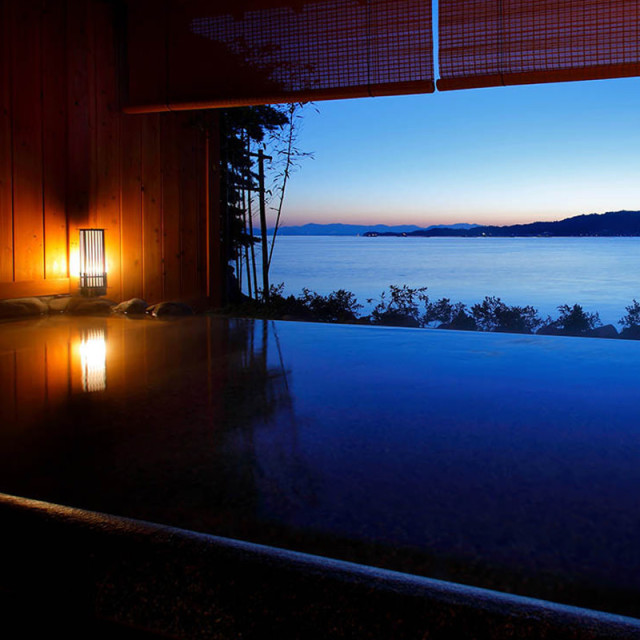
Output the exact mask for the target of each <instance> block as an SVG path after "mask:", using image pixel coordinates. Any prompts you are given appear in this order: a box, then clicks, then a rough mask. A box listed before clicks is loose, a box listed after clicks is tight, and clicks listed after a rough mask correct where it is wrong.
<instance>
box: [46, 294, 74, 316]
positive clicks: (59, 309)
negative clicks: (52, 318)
mask: <svg viewBox="0 0 640 640" xmlns="http://www.w3.org/2000/svg"><path fill="white" fill-rule="evenodd" d="M70 302H71V296H59V297H56V298H50V299H49V301H48V305H49V313H64V312H65V311H66V310H67V307H68V306H69V303H70Z"/></svg>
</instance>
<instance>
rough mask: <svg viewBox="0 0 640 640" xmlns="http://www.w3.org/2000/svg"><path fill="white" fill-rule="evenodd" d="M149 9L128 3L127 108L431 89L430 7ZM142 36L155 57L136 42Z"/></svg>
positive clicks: (291, 4)
mask: <svg viewBox="0 0 640 640" xmlns="http://www.w3.org/2000/svg"><path fill="white" fill-rule="evenodd" d="M148 6H149V5H148ZM149 9H150V11H149V15H148V17H147V16H146V15H145V13H146V10H145V9H141V4H139V3H138V4H136V3H135V2H134V3H131V5H130V17H129V33H128V40H129V65H130V103H131V104H130V107H135V106H136V105H138V106H144V105H145V103H147V106H149V103H150V102H151V103H153V102H159V99H160V96H161V95H162V98H161V101H162V102H164V103H166V105H167V106H169V107H170V108H172V109H180V108H197V107H206V106H209V107H215V106H236V105H243V104H260V103H270V102H291V101H306V100H315V99H324V98H348V97H364V96H370V95H371V96H372V95H394V94H402V93H425V92H431V91H433V90H434V83H433V43H432V22H431V2H430V0H313V1H309V0H289V1H287V0H272V1H269V0H253V1H242V0H186V1H184V0H183V1H178V0H173V1H172V2H169V4H168V6H167V11H166V13H165V14H164V16H162V17H159V13H158V11H156V12H155V15H153V12H152V11H151V6H150V7H149ZM149 20H155V21H156V26H155V27H151V26H150V24H149ZM158 29H162V30H163V31H164V33H165V38H164V41H161V40H160V39H159V38H158V37H157V30H158ZM145 32H147V33H148V32H153V37H154V38H155V43H153V45H152V46H155V47H156V48H157V49H161V50H160V51H158V52H157V55H154V54H150V52H149V48H148V46H147V47H145V43H144V42H140V41H139V40H138V34H141V35H142V36H145ZM162 65H166V69H165V71H164V73H162V72H161V68H162ZM146 67H149V68H148V69H146ZM145 69H146V70H145ZM150 79H151V80H150ZM150 81H151V82H152V83H154V86H150V85H149V83H150ZM155 85H158V86H155ZM140 87H143V89H142V90H141V89H140ZM161 106H162V104H159V105H158V108H161ZM128 110H136V109H135V108H133V109H132V108H129V109H128Z"/></svg>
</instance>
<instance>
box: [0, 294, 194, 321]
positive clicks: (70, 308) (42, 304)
mask: <svg viewBox="0 0 640 640" xmlns="http://www.w3.org/2000/svg"><path fill="white" fill-rule="evenodd" d="M112 313H117V314H122V315H131V316H135V315H138V316H141V315H145V314H146V315H151V316H153V317H156V318H159V317H163V316H190V315H193V313H194V310H193V308H192V307H191V306H190V305H188V304H185V303H184V302H173V301H166V302H159V303H158V304H154V305H149V304H147V302H146V301H145V300H142V299H141V298H132V299H130V300H125V301H124V302H121V303H119V304H118V303H117V302H114V301H113V300H107V299H106V298H86V297H83V296H71V295H58V296H41V297H40V296H39V297H30V298H11V299H7V300H0V320H3V319H8V318H25V317H29V316H42V315H55V314H69V315H76V316H96V315H97V316H106V315H111V314H112Z"/></svg>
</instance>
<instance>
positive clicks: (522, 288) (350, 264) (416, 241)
mask: <svg viewBox="0 0 640 640" xmlns="http://www.w3.org/2000/svg"><path fill="white" fill-rule="evenodd" d="M271 282H272V283H276V284H277V283H280V282H284V284H285V292H287V293H292V294H294V295H297V294H299V293H300V291H301V290H302V288H303V287H307V288H309V289H311V290H313V291H317V292H318V293H321V294H327V293H330V292H331V291H334V290H336V289H347V290H349V291H352V292H353V293H354V294H355V295H356V296H357V298H358V301H359V302H360V303H361V304H364V305H365V309H364V310H363V312H366V309H370V308H371V305H367V303H366V300H367V298H377V297H379V295H380V292H381V291H383V290H384V289H386V288H387V287H388V286H389V285H390V284H398V285H402V284H406V285H409V286H411V287H423V286H426V287H428V289H429V291H428V292H429V295H430V297H431V298H432V299H434V298H436V299H437V298H441V297H447V298H450V299H451V300H452V301H454V302H458V301H460V302H464V303H466V304H474V303H476V302H479V301H481V300H482V299H483V298H484V296H489V295H490V296H498V297H500V298H502V300H503V301H504V302H506V303H507V304H511V305H529V304H530V305H533V306H534V307H536V308H537V309H538V310H539V312H540V314H541V315H542V316H543V317H546V316H547V315H551V316H552V317H557V307H558V305H561V304H571V305H573V304H575V303H578V304H581V305H583V307H584V308H585V310H587V311H591V312H594V311H597V312H599V314H600V319H601V320H602V322H603V323H605V324H607V323H611V324H616V323H617V322H618V320H619V319H620V318H621V317H622V316H623V315H624V313H625V307H626V306H627V305H629V304H631V302H632V300H633V298H637V299H640V238H380V237H378V238H364V237H327V236H315V237H295V236H282V237H279V238H278V239H277V244H276V249H275V251H274V257H273V263H272V267H271Z"/></svg>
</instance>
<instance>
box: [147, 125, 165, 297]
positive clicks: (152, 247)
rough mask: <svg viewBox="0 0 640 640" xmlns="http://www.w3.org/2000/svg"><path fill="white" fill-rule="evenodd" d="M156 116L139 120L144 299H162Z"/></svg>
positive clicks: (159, 180) (160, 209) (158, 159)
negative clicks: (140, 129)
mask: <svg viewBox="0 0 640 640" xmlns="http://www.w3.org/2000/svg"><path fill="white" fill-rule="evenodd" d="M160 171H161V163H160V116H158V115H156V114H153V115H147V116H145V118H144V121H143V123H142V188H143V194H142V213H143V216H142V223H143V226H142V230H143V231H142V234H143V278H144V280H143V290H144V298H145V300H147V302H150V303H153V302H159V301H161V300H162V297H163V291H162V179H161V176H160Z"/></svg>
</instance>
